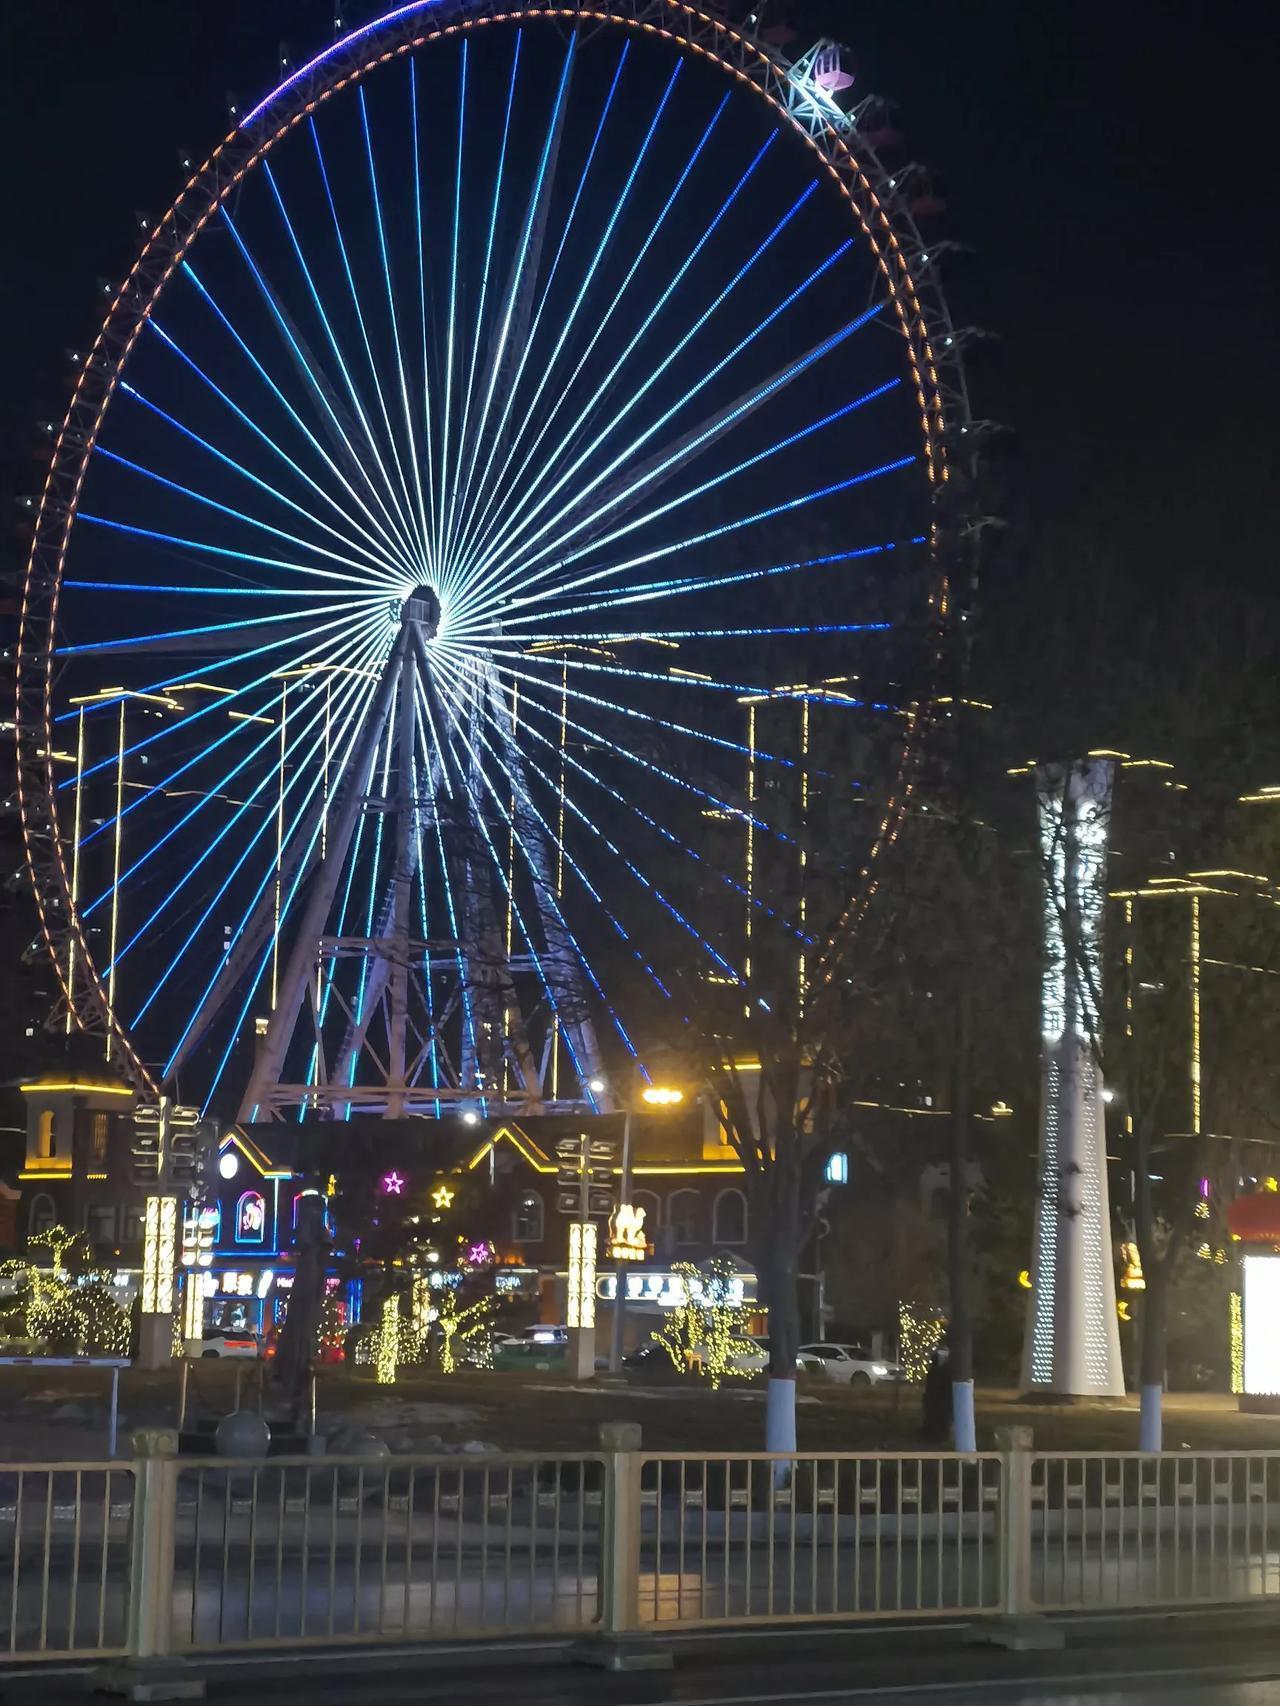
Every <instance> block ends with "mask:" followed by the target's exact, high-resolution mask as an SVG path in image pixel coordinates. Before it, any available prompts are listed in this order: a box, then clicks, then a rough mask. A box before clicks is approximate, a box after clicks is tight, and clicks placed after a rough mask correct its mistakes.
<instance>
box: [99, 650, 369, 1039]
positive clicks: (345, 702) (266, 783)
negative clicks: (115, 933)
mask: <svg viewBox="0 0 1280 1706" xmlns="http://www.w3.org/2000/svg"><path fill="white" fill-rule="evenodd" d="M359 692H360V686H359V683H357V682H349V683H347V684H346V685H345V686H344V688H343V689H342V700H341V701H340V703H339V706H338V711H339V714H341V715H345V712H346V710H347V708H348V707H349V706H350V703H351V701H352V700H353V699H354V698H355V696H356V695H357V694H358V693H359ZM331 709H332V708H331ZM317 724H318V725H319V732H318V733H316V734H315V738H314V739H312V741H311V742H310V744H309V745H308V746H307V747H306V748H305V750H302V751H301V752H299V751H298V748H299V747H300V746H301V737H295V741H294V742H293V743H291V744H290V747H289V749H288V753H287V755H286V756H287V757H292V758H293V759H294V761H295V764H296V768H295V773H294V776H293V777H292V778H291V780H289V781H288V782H286V783H284V785H283V787H282V788H281V790H280V794H279V801H280V803H281V806H282V805H283V801H284V800H285V799H286V798H287V797H288V795H289V793H290V791H291V790H292V789H293V787H294V786H295V785H296V784H297V782H298V781H299V780H300V779H302V778H303V777H304V776H306V775H307V774H309V773H308V772H307V771H306V770H305V769H304V766H306V765H307V764H309V763H310V762H311V761H312V760H314V759H315V758H316V757H317V756H318V755H320V754H322V753H323V751H324V746H325V728H324V710H323V708H321V710H320V711H319V712H318V713H315V714H313V715H312V717H311V720H310V722H309V724H308V725H307V730H308V731H314V730H315V729H316V727H317ZM276 739H277V737H276V734H275V732H274V730H273V731H272V732H271V733H270V734H268V735H266V736H265V737H264V739H263V740H262V742H260V743H259V745H258V746H256V747H255V748H254V749H253V750H252V752H250V753H249V754H248V755H247V756H246V758H245V759H244V760H242V761H241V763H240V764H238V765H237V766H236V767H235V770H236V772H238V771H239V770H241V769H243V768H244V766H245V764H247V763H248V762H249V761H250V759H252V758H253V757H255V756H256V755H257V754H258V753H259V752H260V751H261V750H262V749H263V747H264V746H266V745H268V744H271V743H274V742H275V741H276ZM234 774H235V772H230V773H229V777H230V776H231V775H234ZM224 780H226V779H224ZM275 781H276V778H275V777H274V776H273V775H272V774H270V773H268V774H267V775H265V776H264V777H263V778H262V780H261V781H260V782H259V783H258V784H257V785H256V786H255V787H254V788H253V790H252V791H251V792H250V794H249V797H248V798H247V799H246V800H244V801H242V802H241V803H240V804H239V806H238V807H237V809H236V811H235V812H234V814H233V815H232V816H231V817H230V818H229V819H228V820H227V822H226V823H225V824H224V825H223V826H222V828H221V829H220V830H218V831H217V832H216V833H215V834H213V835H212V836H211V837H210V838H209V840H208V841H207V843H206V844H205V845H204V847H203V849H202V851H201V852H200V854H199V855H198V856H197V857H196V858H195V860H194V862H193V863H192V864H190V865H189V866H187V867H186V868H185V869H184V870H183V871H182V873H181V875H180V876H179V878H178V881H177V882H176V883H175V884H174V885H173V887H172V888H171V889H170V890H169V892H168V894H166V895H165V896H164V897H163V899H162V900H161V901H160V902H159V904H158V905H157V906H156V907H155V908H154V909H153V910H152V912H151V913H150V915H149V916H148V918H147V919H146V921H145V922H144V923H143V924H141V925H139V926H138V928H137V929H136V930H135V931H134V933H133V935H132V936H131V937H130V938H129V940H128V941H126V942H125V944H124V946H123V947H121V948H120V949H119V950H118V951H117V953H116V954H115V956H114V958H113V960H112V961H111V962H110V965H109V966H108V971H109V970H110V969H111V966H116V967H118V966H119V965H120V963H121V961H122V960H123V959H124V958H125V956H126V955H127V954H128V953H129V952H130V950H131V949H132V948H134V947H136V946H137V945H138V944H139V943H141V942H143V941H144V940H147V939H148V936H149V932H150V931H151V930H152V928H153V927H154V926H155V924H156V923H157V922H158V921H159V919H160V918H161V916H162V915H163V914H164V913H165V912H166V911H167V910H168V908H169V907H170V906H171V905H172V904H173V902H174V901H175V900H176V899H177V898H178V896H179V895H180V894H181V893H182V892H183V890H184V889H185V888H186V887H187V885H188V884H189V883H190V881H191V879H192V878H193V877H194V876H195V875H196V873H197V872H198V871H199V870H200V869H201V868H202V867H203V865H204V864H205V863H206V861H207V860H208V859H210V858H211V857H212V856H213V854H214V853H215V852H216V850H217V849H218V847H220V846H221V845H222V843H223V842H224V841H225V840H226V838H227V836H229V835H231V834H232V833H233V832H234V830H235V829H236V826H237V825H238V824H239V823H240V821H241V820H242V818H243V817H244V815H245V813H246V812H248V811H250V810H252V809H253V805H254V802H255V800H256V799H257V798H258V796H259V795H260V794H261V793H262V792H263V791H264V790H265V789H267V788H268V787H270V786H271V785H272V784H273V782H275ZM214 797H215V796H214V795H213V794H212V793H209V794H206V795H205V796H204V797H203V798H202V799H200V800H199V801H198V802H197V803H196V805H194V806H192V807H191V808H190V810H189V811H188V812H187V813H186V815H185V816H184V817H182V818H181V819H180V820H179V821H178V823H176V824H175V825H174V826H173V827H172V828H171V829H169V830H168V831H167V832H166V833H165V834H164V835H162V836H161V837H160V838H159V839H158V840H157V841H155V842H153V843H152V844H151V846H150V847H149V848H148V850H147V852H146V853H145V854H144V855H143V856H142V857H141V858H140V859H137V860H135V861H134V863H133V864H132V865H130V866H129V868H128V869H127V870H126V871H122V872H121V874H120V877H119V880H118V882H117V883H115V884H113V885H112V886H111V887H108V888H107V889H105V890H104V891H103V892H102V893H101V894H100V895H99V896H98V898H97V899H96V900H95V901H94V902H93V903H92V904H91V905H90V906H88V907H86V908H85V909H84V914H83V916H84V917H85V918H88V917H90V916H91V915H92V913H93V912H94V911H95V910H96V909H97V908H98V907H99V906H101V905H104V904H105V903H106V902H107V901H109V900H111V899H112V898H113V895H114V894H116V893H118V892H123V890H124V888H125V884H126V883H127V881H128V879H129V878H130V877H131V876H133V875H134V874H135V873H136V872H137V871H139V870H140V869H142V867H143V866H144V865H147V864H148V863H149V862H150V861H151V859H152V858H154V857H155V855H156V854H157V853H158V852H159V851H160V849H161V848H163V847H164V846H165V845H166V844H167V843H168V842H169V840H170V839H171V838H172V837H173V836H174V835H176V834H178V833H179V832H180V831H181V830H182V829H184V828H185V827H186V826H187V825H188V824H189V823H190V822H191V821H192V819H193V818H194V817H195V816H196V814H197V813H198V812H200V811H201V810H203V809H204V808H205V807H206V806H207V805H209V804H210V803H211V802H212V800H213V798H214ZM271 827H272V825H271V820H270V818H264V820H263V822H262V824H261V825H260V826H259V828H258V829H257V831H256V832H255V833H254V835H253V836H252V838H251V839H250V840H249V841H248V842H247V843H246V844H245V846H244V849H243V856H242V858H241V860H239V861H238V862H237V864H236V867H235V871H236V872H238V871H239V870H240V869H242V867H243V865H244V864H245V863H247V862H248V860H249V858H250V856H251V854H252V852H253V849H254V848H255V846H257V844H258V842H259V841H260V840H261V838H262V837H263V836H264V835H265V834H266V833H267V831H268V830H269V829H270V828H271ZM234 874H235V873H233V875H234ZM221 892H225V891H220V893H221ZM193 939H194V938H189V939H188V942H187V943H186V944H184V947H183V949H182V950H180V951H179V958H180V957H181V954H182V953H183V952H185V948H186V947H187V946H189V944H190V941H191V940H193ZM141 1016H142V1015H141V1014H139V1015H138V1017H139V1018H140V1017H141ZM135 1022H136V1021H135Z"/></svg>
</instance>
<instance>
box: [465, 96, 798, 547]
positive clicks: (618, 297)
mask: <svg viewBox="0 0 1280 1706" xmlns="http://www.w3.org/2000/svg"><path fill="white" fill-rule="evenodd" d="M679 70H680V64H679V62H677V65H676V67H675V69H674V70H673V72H672V74H671V77H670V79H669V80H668V82H667V85H666V87H665V88H664V90H663V93H662V97H661V99H660V101H659V103H658V106H657V109H656V111H655V112H654V116H653V118H652V120H651V121H650V124H649V128H648V130H647V131H646V132H645V135H644V137H643V139H642V141H641V144H640V148H639V151H638V152H637V155H636V158H635V160H634V161H633V163H632V166H631V169H630V171H629V172H628V174H627V177H626V179H625V181H624V184H623V189H622V193H621V194H620V196H619V198H618V202H619V205H618V207H617V209H615V216H614V217H612V218H610V220H609V221H608V222H607V223H606V226H605V231H604V235H603V236H602V237H601V239H600V242H599V243H598V244H597V246H596V250H595V253H594V255H593V256H592V259H591V262H590V264H589V265H588V268H587V271H586V273H585V274H584V276H583V279H582V282H581V284H580V285H579V287H578V291H577V294H576V296H575V297H574V300H573V303H572V305H571V307H570V309H569V311H568V314H567V316H566V323H565V325H563V326H562V327H561V331H560V335H559V337H558V338H557V340H556V343H555V345H554V347H553V348H552V351H551V354H550V355H549V356H548V357H547V359H546V361H545V362H543V363H541V364H540V365H541V367H542V375H541V377H540V379H539V381H538V385H537V387H536V389H535V391H534V393H533V396H532V398H531V399H530V401H529V403H528V404H527V405H526V407H525V408H524V409H522V411H521V413H522V416H523V424H522V425H521V426H520V427H519V428H518V429H517V431H516V433H515V436H514V438H513V440H512V443H511V445H510V447H509V449H508V453H507V456H506V459H505V461H504V463H503V466H502V468H501V470H500V472H499V474H498V477H497V479H496V480H495V481H494V482H493V492H494V494H495V499H496V496H497V494H499V493H501V494H502V497H501V502H499V503H498V504H497V508H496V512H495V513H494V515H493V517H492V519H491V520H490V521H489V522H488V523H487V525H486V527H485V530H484V533H483V535H481V536H480V537H478V538H477V539H476V540H474V541H473V542H472V545H471V548H470V550H469V557H470V558H471V559H477V560H478V558H479V555H480V552H481V549H482V548H483V550H484V554H485V555H487V554H488V547H487V544H486V543H485V542H486V541H490V540H492V538H493V536H494V534H495V532H496V531H497V529H498V528H499V526H506V525H508V523H507V522H506V521H505V520H504V519H503V517H504V512H505V511H506V510H507V508H508V507H509V504H510V503H511V502H512V501H516V502H517V503H518V501H519V500H520V499H522V498H523V497H524V495H525V492H526V488H527V485H528V483H529V481H530V479H532V480H533V481H535V482H536V480H537V477H538V475H537V470H536V468H535V470H534V473H533V474H532V476H530V469H531V467H532V466H533V464H534V458H535V457H536V456H537V455H538V452H539V450H540V448H541V446H542V444H543V442H544V440H545V439H546V438H547V435H548V434H549V433H550V431H551V428H552V425H553V424H554V422H555V420H556V418H557V416H558V415H559V413H560V410H561V409H562V408H563V407H564V405H565V404H566V402H567V401H568V399H569V397H570V395H571V394H572V392H573V388H574V386H575V385H576V383H577V381H578V378H579V376H580V374H581V373H582V372H583V370H584V368H585V367H586V365H587V363H588V361H589V360H590V358H591V355H592V353H593V351H594V350H595V347H596V345H597V344H598V343H599V341H600V338H601V337H602V335H603V333H604V331H605V329H606V327H607V326H608V324H609V322H610V321H611V320H612V318H613V316H614V314H615V313H616V311H617V309H618V308H619V306H620V305H621V303H622V302H623V300H624V299H625V297H626V295H627V291H628V289H629V287H630V285H631V282H632V280H633V279H634V277H635V275H636V273H637V272H638V271H639V269H640V266H641V263H642V262H643V261H644V258H645V256H646V255H647V254H648V253H649V250H650V249H651V247H652V246H653V243H654V241H655V240H656V238H657V236H658V233H659V232H660V231H661V230H662V227H663V226H664V224H665V223H666V219H667V215H668V214H669V213H670V212H671V210H672V208H673V207H674V206H675V204H676V201H677V200H678V198H679V196H680V192H681V190H683V189H684V187H685V185H686V183H687V182H688V180H689V178H690V176H691V175H692V173H693V169H694V167H695V166H696V165H697V163H698V161H699V160H700V159H701V158H702V155H703V152H704V150H705V149H706V146H707V144H708V142H709V141H710V139H711V136H712V133H713V132H714V130H715V128H716V125H717V124H718V122H719V120H720V117H721V114H722V113H723V112H724V110H725V108H726V107H727V106H728V104H729V97H728V96H727V95H726V96H724V98H723V99H722V100H721V101H720V104H719V105H718V106H717V107H716V109H715V111H714V112H713V113H712V115H711V118H710V120H709V121H708V123H707V125H706V127H705V128H704V130H703V131H702V134H701V135H700V136H699V138H698V140H697V142H696V143H695V144H694V146H693V150H692V152H691V153H690V155H689V158H688V159H687V160H686V161H685V164H684V166H683V168H682V170H681V172H680V174H679V176H678V177H677V179H676V182H675V186H674V188H673V189H672V190H671V191H670V193H669V194H668V196H667V198H666V201H665V202H664V203H663V205H662V207H661V208H660V209H659V212H658V215H657V217H656V218H655V219H654V221H653V223H652V224H651V226H650V227H649V231H648V233H647V235H646V236H645V237H644V239H643V240H642V242H641V244H640V246H639V249H638V250H637V252H636V254H635V255H634V256H633V257H632V260H631V264H630V266H629V267H628V269H627V271H626V273H625V275H624V277H623V279H622V282H621V284H620V285H619V286H618V289H617V290H616V291H615V292H614V295H613V298H612V300H611V301H610V302H609V304H608V305H607V307H606V308H605V310H604V313H603V315H601V316H600V317H599V318H598V319H597V321H596V323H595V325H594V327H593V329H592V333H591V336H590V338H589V339H588V341H587V345H586V348H585V349H584V350H583V351H582V352H581V354H580V355H579V357H578V360H577V362H576V364H575V366H574V368H573V370H572V371H571V373H570V374H569V377H568V379H567V380H565V381H564V382H563V383H562V384H561V385H560V389H559V391H558V393H557V394H556V395H555V397H554V398H553V401H552V404H551V407H550V410H549V411H548V412H547V413H546V414H545V415H544V417H543V420H542V424H541V426H540V427H539V428H538V430H537V432H536V434H535V436H534V438H533V440H532V442H531V443H530V444H529V446H528V448H527V450H526V451H525V453H524V456H523V458H522V459H521V462H520V465H519V467H518V468H517V469H516V470H515V472H514V474H511V473H510V469H511V463H512V461H513V459H514V457H515V453H516V450H517V448H518V447H519V444H520V441H521V439H522V438H523V437H524V434H525V432H526V431H527V430H528V428H529V427H530V426H532V424H533V422H534V421H535V420H536V419H537V414H538V408H539V405H540V404H541V401H542V397H543V393H544V391H545V389H546V387H547V385H548V384H549V382H550V380H551V376H552V374H554V373H556V372H557V371H558V365H559V360H560V356H561V354H562V352H563V350H564V347H565V344H566V342H567V340H568V337H569V333H570V331H571V330H572V328H573V326H574V324H576V321H577V317H578V314H579V311H580V310H581V308H582V305H583V303H584V301H585V300H586V297H587V293H588V290H589V288H590V285H591V281H592V279H593V278H594V277H595V274H596V272H597V270H598V268H599V266H600V263H601V261H602V259H603V257H604V254H605V250H606V248H607V246H608V243H609V241H610V239H611V237H612V235H613V232H614V230H615V228H616V225H617V215H618V214H620V213H621V209H622V206H623V205H625V203H626V202H627V201H628V200H629V199H630V195H631V191H632V188H633V187H634V185H635V182H636V178H637V176H638V174H639V172H640V168H641V166H642V165H643V163H644V160H645V158H646V156H647V154H648V151H649V147H650V144H651V143H652V141H653V137H654V134H655V132H656V131H657V128H658V125H659V122H660V121H661V119H662V116H663V114H664V113H665V111H666V108H667V104H668V102H669V100H670V98H671V94H672V91H673V89H674V88H675V84H676V78H677V74H678V72H679ZM767 147H768V144H767V143H766V144H765V148H762V149H761V150H760V151H759V153H758V154H757V155H756V158H755V160H753V162H752V164H751V166H749V167H748V169H747V173H746V174H745V177H749V176H750V175H751V172H752V171H754V169H755V167H756V165H758V164H759V161H760V160H761V159H762V158H763V156H764V153H765V151H766V149H767ZM745 177H744V180H743V181H744V182H745ZM571 437H572V429H570V431H569V432H562V433H561V434H560V435H559V442H560V443H566V442H568V441H569V440H570V439H571ZM554 455H555V451H554V448H553V451H552V458H553V459H554ZM486 479H487V472H486Z"/></svg>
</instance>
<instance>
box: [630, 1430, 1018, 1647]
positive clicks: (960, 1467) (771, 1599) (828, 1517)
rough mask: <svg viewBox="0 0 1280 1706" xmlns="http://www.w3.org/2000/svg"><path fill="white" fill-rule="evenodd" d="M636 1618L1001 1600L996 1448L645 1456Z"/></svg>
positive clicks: (828, 1612) (879, 1610) (967, 1607)
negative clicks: (968, 1453)
mask: <svg viewBox="0 0 1280 1706" xmlns="http://www.w3.org/2000/svg"><path fill="white" fill-rule="evenodd" d="M642 1462H643V1467H642V1470H641V1476H642V1482H641V1507H642V1508H641V1535H640V1571H639V1578H640V1579H639V1585H640V1598H639V1608H638V1609H639V1616H640V1619H641V1621H642V1622H645V1623H649V1624H653V1625H661V1626H665V1627H671V1626H674V1625H704V1626H705V1625H708V1624H727V1623H758V1622H769V1621H774V1620H780V1619H784V1618H785V1619H787V1620H788V1621H791V1620H793V1619H841V1620H848V1619H851V1618H864V1619H865V1618H875V1617H899V1616H904V1615H909V1616H937V1615H940V1614H944V1613H945V1614H947V1615H952V1616H955V1615H976V1614H978V1613H981V1612H990V1611H995V1610H998V1609H999V1604H1000V1592H1001V1587H1000V1569H999V1565H1000V1557H999V1530H998V1523H997V1517H998V1504H999V1500H1000V1490H1001V1478H1002V1467H1003V1465H1002V1460H1001V1458H1000V1457H999V1456H998V1455H996V1454H994V1453H991V1454H984V1455H980V1456H975V1457H956V1456H952V1455H949V1454H944V1453H922V1454H919V1455H903V1454H899V1453H889V1452H884V1453H876V1454H874V1455H865V1454H863V1455H855V1454H853V1453H837V1454H831V1455H822V1456H799V1457H795V1458H790V1457H786V1458H779V1457H770V1456H768V1455H766V1454H764V1453H747V1454H743V1453H732V1454H731V1453H713V1454H710V1455H707V1456H699V1457H684V1456H679V1455H675V1454H663V1455H660V1456H648V1455H646V1456H644V1458H643V1460H642Z"/></svg>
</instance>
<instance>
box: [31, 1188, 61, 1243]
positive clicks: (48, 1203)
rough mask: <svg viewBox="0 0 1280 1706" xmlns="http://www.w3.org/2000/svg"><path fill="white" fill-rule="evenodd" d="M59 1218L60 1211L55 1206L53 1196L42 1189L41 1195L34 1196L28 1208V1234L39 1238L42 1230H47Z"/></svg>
mask: <svg viewBox="0 0 1280 1706" xmlns="http://www.w3.org/2000/svg"><path fill="white" fill-rule="evenodd" d="M57 1218H58V1211H57V1209H56V1208H55V1207H54V1206H53V1198H52V1197H50V1196H46V1195H45V1194H44V1192H43V1191H42V1192H41V1193H40V1195H39V1196H35V1197H32V1199H31V1207H30V1208H29V1209H28V1210H27V1236H28V1237H29V1238H38V1237H39V1235H40V1234H41V1233H42V1232H47V1231H48V1230H49V1228H50V1227H51V1226H52V1225H53V1224H54V1222H55V1221H56V1220H57Z"/></svg>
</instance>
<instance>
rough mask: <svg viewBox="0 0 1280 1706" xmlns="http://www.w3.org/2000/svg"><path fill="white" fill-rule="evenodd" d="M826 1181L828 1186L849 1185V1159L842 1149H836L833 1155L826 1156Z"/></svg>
mask: <svg viewBox="0 0 1280 1706" xmlns="http://www.w3.org/2000/svg"><path fill="white" fill-rule="evenodd" d="M826 1180H827V1183H828V1184H829V1185H847V1184H848V1183H849V1157H848V1156H847V1155H846V1154H845V1152H844V1150H843V1149H837V1150H836V1152H835V1154H834V1155H828V1156H827V1168H826Z"/></svg>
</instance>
